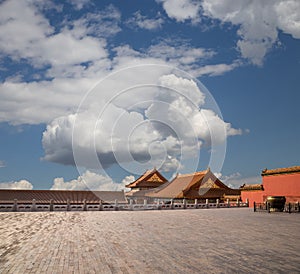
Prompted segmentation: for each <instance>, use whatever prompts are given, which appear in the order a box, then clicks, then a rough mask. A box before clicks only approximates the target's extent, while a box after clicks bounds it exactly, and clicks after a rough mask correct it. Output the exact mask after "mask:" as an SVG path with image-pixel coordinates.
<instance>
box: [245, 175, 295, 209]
mask: <svg viewBox="0 0 300 274" xmlns="http://www.w3.org/2000/svg"><path fill="white" fill-rule="evenodd" d="M262 181H263V187H264V191H260V190H252V191H242V192H241V198H242V201H243V202H245V201H246V200H247V199H248V201H249V206H250V207H253V202H254V201H255V202H256V203H263V202H264V201H265V200H266V198H267V197H268V196H285V197H286V202H288V203H289V202H298V201H299V202H300V173H294V174H279V175H277V174H276V175H268V176H262Z"/></svg>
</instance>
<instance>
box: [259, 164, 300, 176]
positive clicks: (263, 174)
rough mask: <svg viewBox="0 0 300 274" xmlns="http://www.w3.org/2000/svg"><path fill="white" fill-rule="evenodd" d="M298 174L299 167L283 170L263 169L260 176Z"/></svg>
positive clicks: (284, 168)
mask: <svg viewBox="0 0 300 274" xmlns="http://www.w3.org/2000/svg"><path fill="white" fill-rule="evenodd" d="M294 172H300V166H291V167H283V168H275V169H264V170H263V171H262V173H261V175H262V176H265V175H273V174H274V175H275V174H284V173H294Z"/></svg>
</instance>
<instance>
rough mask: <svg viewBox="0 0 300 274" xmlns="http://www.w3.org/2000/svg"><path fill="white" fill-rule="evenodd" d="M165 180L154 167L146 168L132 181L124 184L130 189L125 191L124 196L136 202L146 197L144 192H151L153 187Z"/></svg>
mask: <svg viewBox="0 0 300 274" xmlns="http://www.w3.org/2000/svg"><path fill="white" fill-rule="evenodd" d="M167 182H168V180H167V179H166V178H165V177H164V176H163V175H161V173H160V172H159V171H158V170H156V168H154V169H151V170H147V171H146V172H145V173H144V174H143V175H141V176H140V177H139V178H138V179H136V180H135V181H134V182H132V183H130V184H128V185H126V187H127V188H130V189H131V190H130V191H129V192H126V197H127V198H128V199H131V200H134V201H135V202H136V203H137V202H139V201H140V200H144V199H147V198H146V194H147V193H148V192H151V191H152V190H153V189H156V188H158V187H160V186H162V185H163V184H165V183H167ZM148 200H149V199H148Z"/></svg>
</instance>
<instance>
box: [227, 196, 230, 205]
mask: <svg viewBox="0 0 300 274" xmlns="http://www.w3.org/2000/svg"><path fill="white" fill-rule="evenodd" d="M227 207H230V202H229V199H228V198H227Z"/></svg>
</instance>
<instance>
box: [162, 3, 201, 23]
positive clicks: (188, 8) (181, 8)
mask: <svg viewBox="0 0 300 274" xmlns="http://www.w3.org/2000/svg"><path fill="white" fill-rule="evenodd" d="M157 2H160V3H162V5H163V8H164V9H165V11H166V13H167V14H168V16H169V17H170V18H172V19H175V20H176V21H178V22H184V21H186V20H191V21H192V22H193V21H194V22H195V21H198V20H197V19H199V14H198V13H199V11H200V8H201V5H200V2H199V1H197V0H196V1H195V0H157Z"/></svg>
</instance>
